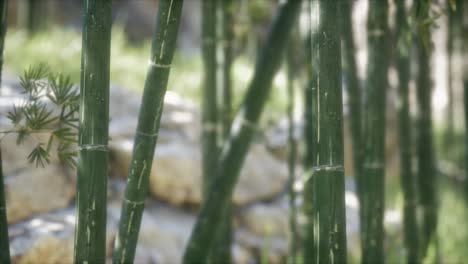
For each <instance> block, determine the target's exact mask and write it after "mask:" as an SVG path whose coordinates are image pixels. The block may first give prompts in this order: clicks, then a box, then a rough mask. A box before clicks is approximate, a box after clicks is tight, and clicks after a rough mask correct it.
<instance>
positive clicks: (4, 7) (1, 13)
mask: <svg viewBox="0 0 468 264" xmlns="http://www.w3.org/2000/svg"><path fill="white" fill-rule="evenodd" d="M7 11H8V1H7V0H0V88H1V84H2V68H3V49H4V47H5V35H6V29H7V14H8V12H7ZM2 163H3V162H2V150H1V148H0V263H5V264H9V263H10V246H9V240H8V221H7V215H6V197H5V186H4V184H3V166H2Z"/></svg>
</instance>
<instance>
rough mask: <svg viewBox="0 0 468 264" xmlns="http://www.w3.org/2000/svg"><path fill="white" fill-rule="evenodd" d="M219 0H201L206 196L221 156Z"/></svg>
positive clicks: (203, 154) (204, 194)
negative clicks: (218, 58)
mask: <svg viewBox="0 0 468 264" xmlns="http://www.w3.org/2000/svg"><path fill="white" fill-rule="evenodd" d="M221 4H222V3H221V1H218V0H205V1H202V4H201V7H202V10H201V11H202V22H201V23H202V58H203V88H202V105H201V109H202V113H201V115H202V138H201V140H202V168H203V197H206V193H207V192H208V187H209V185H210V181H211V179H212V178H213V177H214V176H213V175H214V174H215V170H216V164H217V162H218V157H219V146H218V139H219V138H218V137H219V133H218V132H219V128H220V123H219V117H218V100H217V99H218V98H217V97H218V96H217V95H218V93H217V79H218V78H217V77H218V76H217V63H218V60H217V56H216V53H217V52H216V51H217V34H216V28H217V5H221Z"/></svg>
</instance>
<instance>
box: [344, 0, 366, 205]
mask: <svg viewBox="0 0 468 264" xmlns="http://www.w3.org/2000/svg"><path fill="white" fill-rule="evenodd" d="M352 5H353V1H349V0H345V1H343V2H342V3H341V7H342V8H341V10H340V11H341V13H340V14H341V19H340V22H341V34H342V47H343V49H342V53H343V70H344V73H345V74H346V81H347V82H346V88H347V90H348V97H349V99H348V100H349V117H350V123H349V125H350V131H351V138H352V140H351V144H352V149H353V169H354V177H355V179H356V186H357V193H358V194H359V193H360V192H359V189H360V187H359V186H360V182H361V178H362V156H363V152H362V150H363V148H362V141H363V140H362V131H361V130H362V120H361V116H362V102H361V88H360V85H359V79H358V73H357V65H356V58H355V53H356V48H355V45H354V36H353V22H352V19H351V16H352ZM359 197H361V196H360V195H359Z"/></svg>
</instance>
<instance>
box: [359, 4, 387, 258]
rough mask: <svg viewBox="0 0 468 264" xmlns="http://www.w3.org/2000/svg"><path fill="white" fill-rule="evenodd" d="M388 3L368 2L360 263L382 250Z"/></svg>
mask: <svg viewBox="0 0 468 264" xmlns="http://www.w3.org/2000/svg"><path fill="white" fill-rule="evenodd" d="M387 12H388V2H387V0H384V1H376V0H371V1H369V14H368V15H369V16H368V21H367V30H368V32H367V34H368V50H369V55H368V67H367V88H366V92H367V102H366V112H365V114H364V118H365V129H364V131H365V133H366V135H364V137H363V138H364V145H365V155H364V157H363V159H364V160H363V161H364V164H363V179H362V182H361V190H360V192H361V195H362V199H361V215H362V219H361V232H362V233H361V241H362V242H361V245H362V262H363V263H381V262H383V261H384V251H383V238H384V228H383V214H384V203H385V201H384V197H385V196H384V191H385V189H384V182H385V179H384V175H385V105H386V91H387V88H388V81H387V67H388V61H387V57H388V49H387V34H388V33H387V32H388V31H387Z"/></svg>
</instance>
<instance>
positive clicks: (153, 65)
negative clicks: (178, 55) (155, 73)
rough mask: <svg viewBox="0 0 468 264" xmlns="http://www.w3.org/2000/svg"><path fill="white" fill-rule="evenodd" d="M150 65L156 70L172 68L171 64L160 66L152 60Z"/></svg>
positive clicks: (149, 61)
mask: <svg viewBox="0 0 468 264" xmlns="http://www.w3.org/2000/svg"><path fill="white" fill-rule="evenodd" d="M148 65H149V66H151V67H154V68H170V67H171V64H160V63H157V62H154V61H152V60H148Z"/></svg>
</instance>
